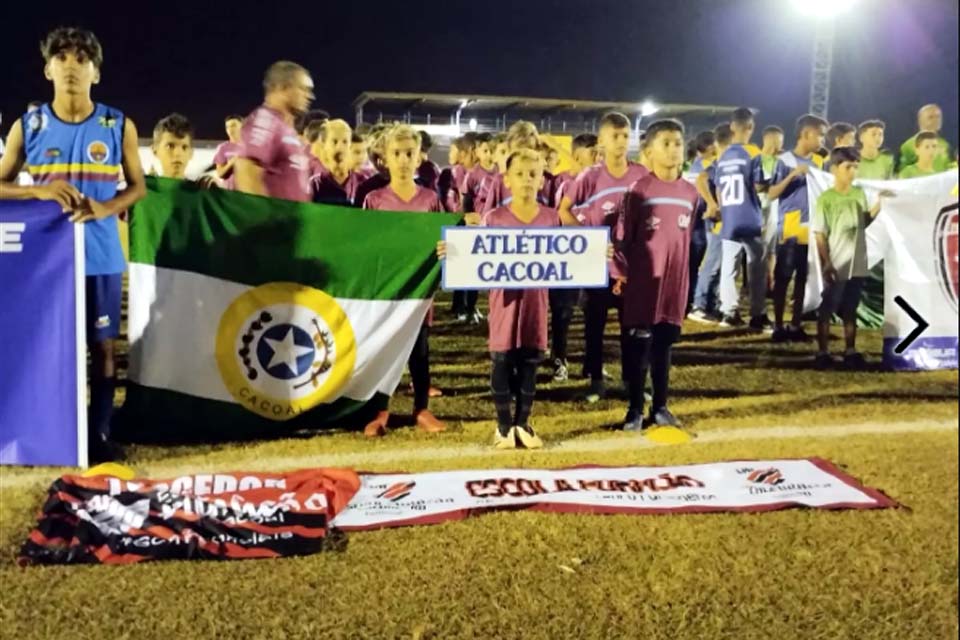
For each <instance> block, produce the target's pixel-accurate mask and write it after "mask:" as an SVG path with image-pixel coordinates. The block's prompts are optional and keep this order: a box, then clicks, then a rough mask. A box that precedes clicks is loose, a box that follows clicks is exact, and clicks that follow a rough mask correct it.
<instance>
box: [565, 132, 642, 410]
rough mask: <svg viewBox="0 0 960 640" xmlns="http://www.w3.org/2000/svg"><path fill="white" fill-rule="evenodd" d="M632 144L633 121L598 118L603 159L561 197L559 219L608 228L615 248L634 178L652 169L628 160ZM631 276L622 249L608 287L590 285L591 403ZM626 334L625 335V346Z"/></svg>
mask: <svg viewBox="0 0 960 640" xmlns="http://www.w3.org/2000/svg"><path fill="white" fill-rule="evenodd" d="M629 144H630V120H628V119H627V117H626V116H625V115H623V114H622V113H608V114H606V115H605V116H603V118H601V119H600V135H599V136H597V145H598V147H600V148H601V149H602V150H603V162H602V163H598V164H595V165H593V166H592V167H588V168H587V169H584V170H583V172H581V173H580V175H579V176H577V179H576V180H574V181H573V182H572V183H570V184H568V185H567V186H566V187H565V188H564V191H563V198H562V199H561V201H560V207H559V210H560V219H561V220H562V221H563V223H564V224H568V223H570V222H571V221H572V222H573V223H574V224H581V225H584V226H589V227H601V226H605V227H610V238H611V240H612V241H613V244H614V247H617V245H618V244H619V241H620V239H621V238H622V235H623V224H622V220H620V218H619V216H618V214H617V211H618V207H619V205H620V202H621V201H622V200H623V195H624V194H625V193H626V192H627V191H628V190H629V189H630V187H631V185H633V183H634V182H636V181H637V180H639V179H640V178H643V177H644V176H646V175H647V174H648V173H649V171H648V170H647V169H646V168H645V167H643V166H642V165H639V164H636V163H633V162H630V161H629V160H627V149H628V146H629ZM626 278H627V262H626V258H625V257H624V255H623V252H622V251H620V250H619V249H618V250H617V251H616V252H615V253H614V256H613V260H611V261H610V285H609V286H608V287H607V288H604V289H586V290H585V294H586V304H585V305H584V310H583V314H584V334H585V339H586V354H585V358H584V374H585V375H587V376H589V377H590V391H589V392H588V394H587V402H591V403H593V402H597V401H599V400H600V399H601V398H603V397H604V395H605V387H604V381H603V333H604V329H605V328H606V325H607V312H608V310H609V309H610V307H615V308H616V309H617V311H618V313H619V316H618V318H619V320H620V325H621V330H622V328H623V315H622V310H623V299H622V297H621V294H622V290H623V285H624V283H625V282H626ZM622 342H623V336H622V335H621V346H622Z"/></svg>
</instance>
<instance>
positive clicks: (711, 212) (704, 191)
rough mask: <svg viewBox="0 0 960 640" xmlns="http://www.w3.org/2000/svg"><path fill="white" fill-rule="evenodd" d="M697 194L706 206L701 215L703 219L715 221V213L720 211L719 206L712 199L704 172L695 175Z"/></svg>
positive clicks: (707, 177) (708, 178)
mask: <svg viewBox="0 0 960 640" xmlns="http://www.w3.org/2000/svg"><path fill="white" fill-rule="evenodd" d="M697 193H698V194H700V198H702V199H703V202H704V203H705V204H706V205H707V210H706V211H705V212H704V214H703V217H704V219H706V220H714V219H716V217H717V211H719V210H720V205H719V204H717V200H716V199H715V198H714V197H713V193H712V192H711V191H710V176H709V175H708V174H707V172H706V171H701V172H700V173H699V174H698V175H697Z"/></svg>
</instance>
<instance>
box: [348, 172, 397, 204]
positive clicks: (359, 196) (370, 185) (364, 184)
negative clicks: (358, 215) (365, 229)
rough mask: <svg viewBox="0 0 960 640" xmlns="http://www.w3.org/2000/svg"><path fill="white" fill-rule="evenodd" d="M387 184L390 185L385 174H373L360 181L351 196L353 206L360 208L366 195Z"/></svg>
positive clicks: (388, 178) (388, 177)
mask: <svg viewBox="0 0 960 640" xmlns="http://www.w3.org/2000/svg"><path fill="white" fill-rule="evenodd" d="M388 184H390V176H388V175H387V174H385V173H375V174H373V175H372V176H370V177H369V178H367V179H366V180H361V181H360V184H359V185H358V186H357V191H356V193H355V194H354V195H353V206H355V207H360V208H362V207H363V203H364V201H365V200H366V199H367V196H368V195H370V194H371V193H373V192H374V191H376V190H377V189H383V188H384V187H386V186H387V185H388Z"/></svg>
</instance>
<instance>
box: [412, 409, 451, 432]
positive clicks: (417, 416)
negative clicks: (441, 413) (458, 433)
mask: <svg viewBox="0 0 960 640" xmlns="http://www.w3.org/2000/svg"><path fill="white" fill-rule="evenodd" d="M413 419H414V420H415V421H416V423H417V428H418V429H420V431H425V432H427V433H440V432H442V431H446V430H447V425H446V424H444V423H443V422H441V421H440V420H439V419H437V416H435V415H433V414H432V413H430V412H429V411H428V410H426V409H421V410H420V411H417V412H416V413H414V414H413Z"/></svg>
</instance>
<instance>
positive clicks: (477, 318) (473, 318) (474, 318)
mask: <svg viewBox="0 0 960 640" xmlns="http://www.w3.org/2000/svg"><path fill="white" fill-rule="evenodd" d="M482 322H483V314H482V313H481V312H480V310H479V309H477V310H475V311H474V312H473V313H472V314H470V324H480V323H482Z"/></svg>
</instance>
